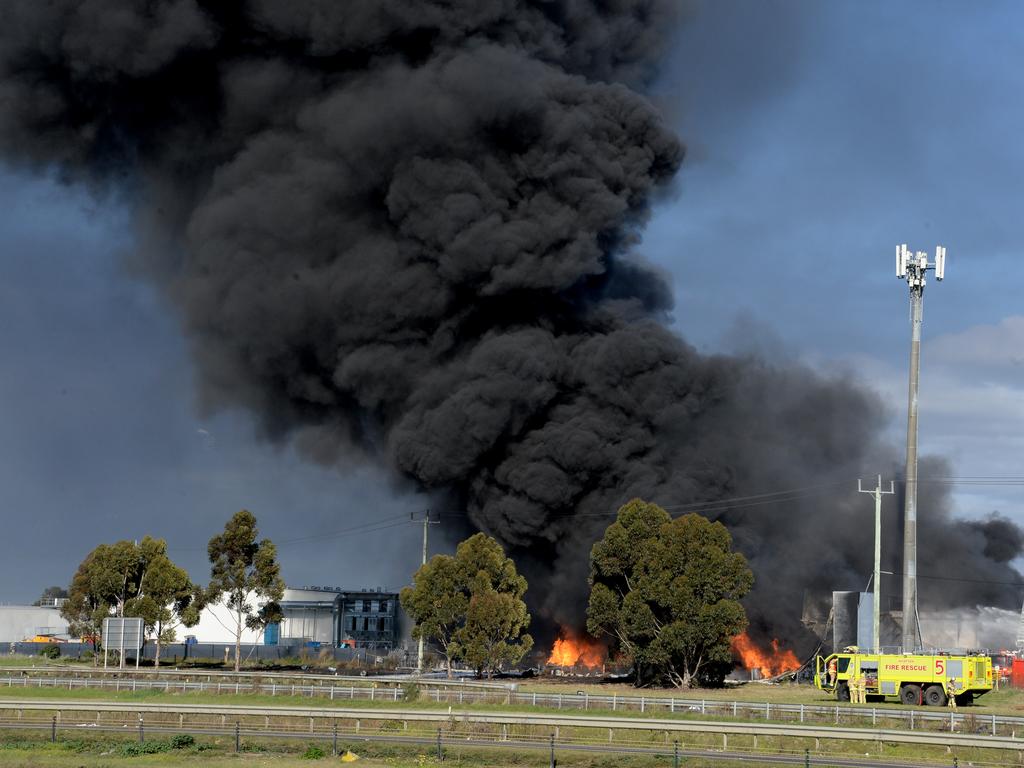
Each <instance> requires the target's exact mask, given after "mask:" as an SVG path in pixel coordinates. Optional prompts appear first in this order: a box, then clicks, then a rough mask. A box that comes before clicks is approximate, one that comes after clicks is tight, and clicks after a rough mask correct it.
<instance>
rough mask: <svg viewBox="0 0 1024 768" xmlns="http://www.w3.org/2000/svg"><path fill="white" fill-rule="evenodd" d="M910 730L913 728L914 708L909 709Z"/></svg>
mask: <svg viewBox="0 0 1024 768" xmlns="http://www.w3.org/2000/svg"><path fill="white" fill-rule="evenodd" d="M910 730H914V710H910Z"/></svg>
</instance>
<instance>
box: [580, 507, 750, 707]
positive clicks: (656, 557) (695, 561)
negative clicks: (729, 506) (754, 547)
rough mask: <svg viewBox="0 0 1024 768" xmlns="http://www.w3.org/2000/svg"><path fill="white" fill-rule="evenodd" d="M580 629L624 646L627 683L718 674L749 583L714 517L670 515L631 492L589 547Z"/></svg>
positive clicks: (707, 679)
mask: <svg viewBox="0 0 1024 768" xmlns="http://www.w3.org/2000/svg"><path fill="white" fill-rule="evenodd" d="M590 584H591V592H590V602H589V605H588V606H587V629H588V630H589V631H590V633H591V634H593V635H595V636H599V635H604V636H607V637H609V638H611V640H612V642H613V644H615V645H617V646H618V648H619V649H620V650H622V651H624V652H625V653H626V654H628V655H629V656H630V657H631V658H632V659H633V663H634V666H635V672H636V684H637V685H638V686H640V685H649V684H652V683H656V682H669V683H671V684H672V685H675V686H678V687H684V686H690V685H693V684H695V683H698V682H699V683H701V684H715V683H720V682H721V679H722V677H723V676H724V674H725V672H726V671H727V670H728V669H729V668H730V666H731V661H732V651H731V640H732V638H733V637H734V636H736V635H738V634H739V633H740V632H742V631H743V630H744V629H746V626H747V618H746V613H745V612H744V610H743V606H742V605H741V604H740V600H741V599H742V598H743V596H744V595H746V594H747V592H749V591H750V588H751V586H752V585H753V574H752V573H751V570H750V567H749V566H748V565H747V561H746V558H744V557H743V555H741V554H739V553H737V552H733V551H732V537H731V536H730V535H729V532H728V531H727V530H726V528H725V526H724V525H722V524H721V523H713V522H711V521H710V520H708V519H706V518H704V517H701V516H700V515H696V514H689V515H683V516H682V517H678V518H675V519H672V517H671V516H670V515H669V514H668V512H666V511H665V510H664V509H662V508H661V507H659V506H657V505H656V504H651V503H648V502H645V501H642V500H640V499H634V500H632V501H630V502H628V503H627V504H625V505H623V506H622V507H621V508H620V509H619V511H618V516H617V518H616V520H615V522H614V523H612V524H611V525H610V526H609V527H608V529H607V531H605V535H604V538H602V539H601V541H599V542H597V543H596V544H595V545H594V547H593V549H592V550H591V554H590Z"/></svg>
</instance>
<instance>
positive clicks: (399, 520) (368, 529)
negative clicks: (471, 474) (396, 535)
mask: <svg viewBox="0 0 1024 768" xmlns="http://www.w3.org/2000/svg"><path fill="white" fill-rule="evenodd" d="M407 519H408V518H407V517H406V516H405V515H404V514H403V515H393V516H391V517H385V518H382V519H381V520H373V521H371V522H367V523H360V524H359V525H355V526H352V527H350V528H343V529H342V530H340V531H334V532H333V533H323V534H317V535H312V536H300V537H298V538H294V539H279V540H278V541H275V542H274V546H276V547H282V546H289V545H291V544H302V543H305V542H309V541H324V540H327V539H337V538H339V537H341V536H358V535H360V534H363V533H375V532H377V531H384V530H387V529H389V528H397V527H398V526H400V525H404V524H405V522H406V520H407ZM391 521H395V522H391ZM168 551H169V552H205V551H206V547H168Z"/></svg>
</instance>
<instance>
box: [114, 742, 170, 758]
mask: <svg viewBox="0 0 1024 768" xmlns="http://www.w3.org/2000/svg"><path fill="white" fill-rule="evenodd" d="M170 751H171V744H170V742H168V741H144V742H142V743H141V744H139V743H135V742H132V743H130V744H122V745H121V754H123V755H125V756H127V757H138V756H139V755H157V754H159V753H161V752H170Z"/></svg>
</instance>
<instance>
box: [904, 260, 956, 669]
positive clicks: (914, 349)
mask: <svg viewBox="0 0 1024 768" xmlns="http://www.w3.org/2000/svg"><path fill="white" fill-rule="evenodd" d="M928 270H934V271H935V279H936V280H942V278H943V277H945V271H946V249H945V248H944V247H942V246H941V245H939V246H936V248H935V261H933V262H929V261H928V254H927V253H925V252H924V251H918V252H917V253H911V252H910V251H909V250H907V245H906V243H904V244H903V245H900V246H897V248H896V277H898V278H900V279H901V280H906V281H907V285H909V286H910V390H909V402H908V405H907V488H906V494H905V495H906V500H905V506H904V510H903V643H902V645H903V652H904V653H913V652H914V651H917V650H920V648H921V632H920V620H919V617H918V615H917V390H918V383H919V380H920V378H921V321H922V318H923V314H924V285H925V274H926V273H927V272H928Z"/></svg>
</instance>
